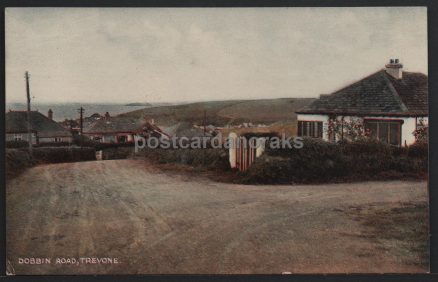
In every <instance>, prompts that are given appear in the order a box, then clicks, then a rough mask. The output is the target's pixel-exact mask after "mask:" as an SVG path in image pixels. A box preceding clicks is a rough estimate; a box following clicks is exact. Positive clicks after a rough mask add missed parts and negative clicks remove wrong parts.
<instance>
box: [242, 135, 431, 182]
mask: <svg viewBox="0 0 438 282" xmlns="http://www.w3.org/2000/svg"><path fill="white" fill-rule="evenodd" d="M427 170H428V164H427V145H425V144H420V143H418V144H414V145H412V146H411V147H409V148H403V147H393V146H390V145H387V144H384V143H380V142H375V141H363V140H358V141H353V142H345V143H341V144H337V145H335V144H332V143H329V142H325V141H322V140H318V139H304V146H303V148H302V149H270V148H269V147H268V148H267V150H266V154H264V155H263V156H261V157H260V158H258V159H256V161H255V163H254V164H253V165H252V166H250V168H249V169H248V170H247V171H246V172H239V176H240V179H239V182H242V183H254V184H256V183H258V184H270V183H279V184H286V183H326V182H333V181H366V180H374V179H388V177H389V176H391V177H390V178H391V179H400V178H403V177H410V178H412V177H415V178H423V177H424V175H425V174H427Z"/></svg>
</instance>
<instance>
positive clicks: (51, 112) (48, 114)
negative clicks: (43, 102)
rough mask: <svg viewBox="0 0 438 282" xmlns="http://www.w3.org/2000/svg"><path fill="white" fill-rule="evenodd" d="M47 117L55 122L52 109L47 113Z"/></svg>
mask: <svg viewBox="0 0 438 282" xmlns="http://www.w3.org/2000/svg"><path fill="white" fill-rule="evenodd" d="M47 117H48V118H49V119H51V120H53V111H52V109H49V111H48V112H47Z"/></svg>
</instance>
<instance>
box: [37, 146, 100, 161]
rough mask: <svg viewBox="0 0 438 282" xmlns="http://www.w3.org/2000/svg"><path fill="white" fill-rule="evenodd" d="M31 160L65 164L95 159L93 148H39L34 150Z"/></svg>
mask: <svg viewBox="0 0 438 282" xmlns="http://www.w3.org/2000/svg"><path fill="white" fill-rule="evenodd" d="M32 157H33V159H34V160H35V161H36V162H38V163H66V162H79V161H91V160H95V159H96V153H95V150H94V148H76V147H40V148H34V149H33V153H32Z"/></svg>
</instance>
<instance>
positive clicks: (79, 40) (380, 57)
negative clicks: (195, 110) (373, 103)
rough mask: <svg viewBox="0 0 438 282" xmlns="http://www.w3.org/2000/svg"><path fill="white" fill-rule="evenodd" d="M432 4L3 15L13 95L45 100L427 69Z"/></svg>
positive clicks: (291, 86)
mask: <svg viewBox="0 0 438 282" xmlns="http://www.w3.org/2000/svg"><path fill="white" fill-rule="evenodd" d="M426 22H427V21H426V9H425V8H421V7H417V8H275V9H255V8H248V9H140V8H139V9H102V8H89V9H85V8H84V9H71V8H68V9H63V8H38V9H35V8H8V9H7V10H6V97H7V100H8V101H23V98H24V97H25V96H24V93H25V89H24V82H23V73H24V71H25V70H29V71H30V72H31V74H32V81H31V83H32V91H33V93H34V95H35V96H36V101H40V102H53V101H56V102H66V101H80V102H128V101H129V102H131V101H135V102H137V101H139V102H144V101H148V102H157V101H193V100H212V99H215V100H217V99H237V98H239V99H242V98H243V99H245V98H274V97H316V96H318V95H319V94H320V93H329V92H331V91H333V90H335V89H337V88H339V87H340V86H342V85H343V84H345V83H348V82H350V81H353V80H357V79H359V78H361V77H363V76H365V75H368V74H369V73H371V72H374V71H376V70H377V69H379V68H381V67H383V65H384V63H385V62H386V60H387V59H389V58H390V57H398V58H400V59H401V60H402V62H403V63H404V65H405V66H406V68H407V69H408V70H411V71H421V72H424V73H427V28H426Z"/></svg>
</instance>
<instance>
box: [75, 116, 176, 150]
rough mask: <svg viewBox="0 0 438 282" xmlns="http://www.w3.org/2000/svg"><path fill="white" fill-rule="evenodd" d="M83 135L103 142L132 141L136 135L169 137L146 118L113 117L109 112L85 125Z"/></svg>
mask: <svg viewBox="0 0 438 282" xmlns="http://www.w3.org/2000/svg"><path fill="white" fill-rule="evenodd" d="M83 135H85V136H88V137H90V138H91V139H92V140H95V141H99V142H101V143H131V142H134V135H141V136H144V137H148V136H155V137H162V136H165V137H169V136H168V135H167V134H166V133H164V132H163V131H162V130H161V129H160V128H159V127H158V126H156V125H154V124H153V123H150V122H148V121H145V120H144V119H137V118H130V117H111V116H110V115H109V114H108V113H106V115H105V117H104V118H101V119H99V120H96V121H95V122H94V123H92V124H90V125H89V126H87V127H85V128H84V130H83Z"/></svg>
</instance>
